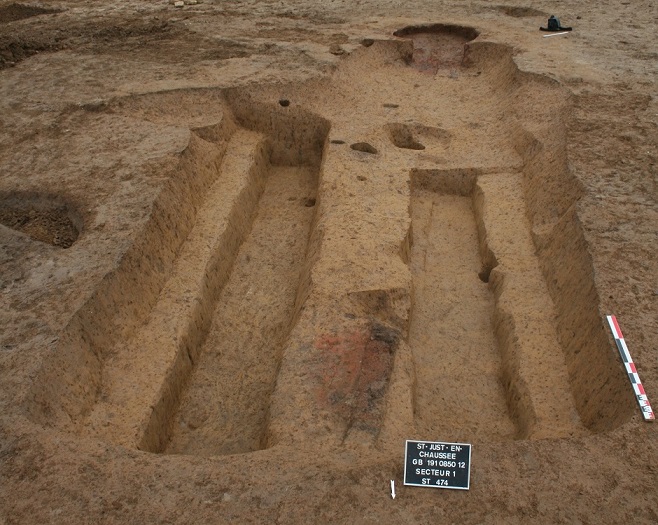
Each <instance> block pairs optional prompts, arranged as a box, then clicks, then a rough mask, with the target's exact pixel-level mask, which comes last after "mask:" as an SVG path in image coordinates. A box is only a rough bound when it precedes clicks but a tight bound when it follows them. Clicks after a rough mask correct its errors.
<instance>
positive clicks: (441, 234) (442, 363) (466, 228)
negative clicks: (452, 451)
mask: <svg viewBox="0 0 658 525" xmlns="http://www.w3.org/2000/svg"><path fill="white" fill-rule="evenodd" d="M412 185H413V190H412V197H411V214H412V228H413V246H412V249H411V263H410V265H411V272H412V278H413V283H414V287H413V311H412V317H411V323H410V327H409V344H410V346H411V349H412V352H413V357H414V362H415V371H416V388H415V404H414V414H415V426H416V430H417V432H418V435H422V436H426V439H439V438H442V437H445V436H449V438H450V439H461V440H470V441H490V440H496V441H500V440H508V439H513V437H514V436H515V434H516V428H515V424H514V422H513V421H512V419H511V417H510V414H509V412H508V409H507V401H506V393H505V391H504V389H503V384H502V381H501V369H502V363H501V357H500V352H499V350H498V345H497V341H496V338H495V335H494V331H493V315H494V309H495V299H494V296H493V294H492V293H491V291H490V290H489V287H488V286H487V284H486V283H485V282H483V279H484V280H487V275H486V271H485V272H484V273H481V272H482V271H483V264H482V260H481V257H480V251H479V241H478V229H477V224H476V221H475V216H474V213H473V204H472V200H471V198H470V196H468V195H461V194H459V193H455V188H448V187H446V188H442V189H438V191H437V189H436V188H431V187H429V186H428V185H426V184H424V183H423V180H422V179H421V177H415V178H414V179H413V180H412ZM446 439H448V437H446Z"/></svg>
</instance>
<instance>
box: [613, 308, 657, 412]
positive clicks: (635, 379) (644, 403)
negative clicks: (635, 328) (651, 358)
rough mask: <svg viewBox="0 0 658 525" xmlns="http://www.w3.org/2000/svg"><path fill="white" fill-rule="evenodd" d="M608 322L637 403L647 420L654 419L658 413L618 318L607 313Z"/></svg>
mask: <svg viewBox="0 0 658 525" xmlns="http://www.w3.org/2000/svg"><path fill="white" fill-rule="evenodd" d="M606 318H607V319H608V324H609V325H610V330H611V331H612V337H614V338H615V344H616V345H617V349H618V350H619V355H621V360H622V361H623V362H624V366H625V367H626V373H627V374H628V379H629V380H630V382H631V385H632V386H633V391H634V392H635V399H636V400H637V404H638V405H640V410H641V411H642V417H644V420H645V421H653V420H654V419H656V415H655V413H654V411H653V409H652V408H651V403H649V398H648V397H647V394H646V393H645V392H644V387H643V386H642V381H640V376H639V375H638V373H637V369H636V368H635V363H633V359H632V358H631V354H630V352H629V351H628V347H627V346H626V341H624V335H623V334H622V333H621V328H619V323H617V318H616V317H615V316H614V315H607V316H606Z"/></svg>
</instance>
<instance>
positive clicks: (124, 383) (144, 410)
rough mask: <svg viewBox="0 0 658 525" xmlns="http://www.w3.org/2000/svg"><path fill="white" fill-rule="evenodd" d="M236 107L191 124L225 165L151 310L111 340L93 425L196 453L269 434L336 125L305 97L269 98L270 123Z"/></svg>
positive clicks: (150, 444) (89, 431)
mask: <svg viewBox="0 0 658 525" xmlns="http://www.w3.org/2000/svg"><path fill="white" fill-rule="evenodd" d="M245 111H246V110H245ZM236 113H238V115H239V116H238V118H237V123H233V124H232V126H229V127H228V128H227V130H228V132H221V130H222V129H223V128H217V129H214V128H213V129H210V128H208V129H206V128H204V129H202V130H197V131H196V132H195V133H194V135H193V137H192V141H193V142H195V143H197V146H196V147H195V149H194V151H195V152H196V154H197V155H201V156H203V155H205V154H207V152H208V151H211V152H214V154H217V152H216V149H214V147H212V144H213V143H214V142H216V141H220V142H222V143H223V144H224V145H223V148H222V151H221V153H222V154H221V156H220V157H219V159H216V160H215V161H213V163H212V165H214V166H215V169H216V170H217V173H216V175H215V176H214V181H213V182H212V183H211V184H210V185H209V186H208V187H207V188H206V191H205V192H204V193H203V195H202V196H200V197H201V198H200V199H199V201H200V202H199V203H198V204H197V205H196V206H195V208H196V211H195V212H193V213H194V221H193V226H192V227H191V229H190V230H189V233H188V234H187V236H186V238H185V240H184V242H183V243H182V244H181V247H180V249H179V250H178V253H177V256H176V259H175V261H174V262H173V264H172V267H171V270H170V271H169V273H168V278H167V280H166V282H165V283H164V285H163V287H162V289H161V291H160V293H159V294H158V297H157V300H156V302H155V304H154V305H153V307H152V308H151V310H150V312H149V314H148V316H147V317H146V319H145V322H144V323H143V324H142V325H141V326H140V327H139V328H138V329H137V330H136V331H135V332H134V334H132V335H131V336H129V337H128V338H127V339H126V340H119V341H117V342H116V344H115V345H114V347H113V349H112V350H111V351H106V352H105V355H104V357H103V360H102V370H101V380H102V383H101V386H100V388H99V394H98V397H97V400H96V402H95V403H94V404H93V406H92V407H91V410H90V411H89V413H88V414H87V415H86V416H85V417H84V419H82V420H81V428H80V431H81V432H82V433H84V434H86V435H89V436H93V437H97V438H101V439H104V440H107V441H111V442H115V443H119V444H122V445H124V446H128V447H137V448H139V449H141V450H146V451H151V452H168V453H188V454H199V455H216V454H229V453H236V452H246V451H251V450H256V449H259V448H261V447H262V446H264V443H265V441H266V437H265V436H266V430H267V414H268V406H269V396H270V394H271V392H272V390H273V388H274V384H275V381H276V374H277V371H278V366H279V359H280V353H281V347H282V345H283V343H284V342H285V338H286V337H287V335H288V333H289V330H290V329H291V327H292V324H293V322H294V317H295V312H296V311H297V309H298V308H299V307H300V304H299V301H300V300H303V297H304V294H303V291H300V290H299V288H300V286H299V283H300V282H301V281H300V278H301V274H302V267H303V265H304V261H305V253H306V245H307V242H308V237H309V234H310V230H311V223H312V220H313V217H314V212H315V201H316V198H317V196H316V191H317V184H318V180H317V179H318V173H319V167H320V163H321V159H322V149H323V146H324V140H325V138H326V135H327V131H328V125H327V124H326V123H325V122H324V121H321V120H320V119H316V118H315V117H313V116H312V115H309V114H307V113H305V112H301V111H298V112H296V113H289V114H278V115H277V114H276V110H273V111H270V110H269V108H265V111H263V115H264V116H261V117H260V118H262V119H265V122H266V125H265V124H263V123H262V122H261V121H259V120H257V119H256V120H253V121H249V120H246V119H245V116H244V115H240V106H238V107H237V108H236ZM246 114H247V115H248V112H246ZM227 118H231V119H232V118H233V117H227ZM297 124H299V125H300V126H301V125H303V126H305V127H304V128H303V129H302V130H301V131H300V130H299V129H298V130H294V129H293V130H289V129H283V130H281V129H279V128H286V127H287V126H296V125H297ZM246 126H248V128H247V127H246ZM204 145H207V146H208V147H209V148H210V149H208V147H206V146H204ZM201 163H203V162H201ZM298 296H299V297H301V298H302V299H300V300H298V299H297V298H298Z"/></svg>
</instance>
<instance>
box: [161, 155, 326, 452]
mask: <svg viewBox="0 0 658 525" xmlns="http://www.w3.org/2000/svg"><path fill="white" fill-rule="evenodd" d="M316 190H317V171H316V170H315V169H314V168H310V167H270V168H269V170H268V173H267V174H266V177H265V189H264V191H263V195H262V197H261V199H260V202H259V204H258V211H257V214H256V217H255V220H254V222H253V225H252V228H251V231H250V233H249V234H248V236H247V237H246V239H245V241H244V243H243V244H242V246H241V247H240V251H239V253H238V255H237V258H236V261H235V264H234V267H233V271H232V272H231V275H230V277H229V278H228V281H227V283H226V285H225V286H224V288H223V290H222V292H221V294H220V296H219V301H218V306H217V309H216V310H215V312H214V315H213V319H212V323H211V327H210V331H209V333H208V336H207V339H206V341H205V344H204V346H203V348H202V349H201V351H200V352H199V358H198V362H197V363H196V366H195V368H194V370H193V372H192V374H191V376H190V378H189V380H188V383H187V387H186V388H185V391H184V393H183V394H182V396H181V402H180V406H179V408H178V410H177V412H176V413H175V415H174V416H173V425H172V426H171V440H170V441H169V443H168V445H167V447H166V449H165V452H166V453H170V454H193V455H200V456H211V455H223V454H235V453H242V452H249V451H253V450H259V449H261V448H263V447H264V445H265V443H264V439H265V435H266V427H267V415H268V405H269V398H270V395H271V393H272V391H273V389H274V386H275V382H276V375H277V372H278V368H279V360H280V355H281V349H282V345H283V344H284V342H285V338H286V337H287V335H288V332H289V329H290V324H291V320H292V318H293V313H294V305H295V297H296V294H297V288H298V286H299V282H300V273H301V269H302V265H303V262H304V259H305V254H306V245H307V241H308V237H309V233H310V228H311V222H312V219H313V215H314V205H315V197H316V195H315V193H316Z"/></svg>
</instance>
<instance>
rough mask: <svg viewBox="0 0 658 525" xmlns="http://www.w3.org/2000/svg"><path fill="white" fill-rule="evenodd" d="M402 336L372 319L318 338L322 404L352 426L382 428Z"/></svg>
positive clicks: (371, 430)
mask: <svg viewBox="0 0 658 525" xmlns="http://www.w3.org/2000/svg"><path fill="white" fill-rule="evenodd" d="M399 337H400V335H399V332H398V331H397V330H394V329H392V328H389V327H387V326H384V325H381V324H378V323H373V324H372V325H370V326H369V327H364V328H362V329H360V330H355V331H353V332H345V333H342V334H337V335H330V334H325V335H322V336H320V337H319V338H318V339H317V340H316V342H315V346H316V348H318V349H320V350H323V351H324V360H323V362H322V363H321V365H320V375H321V382H320V384H321V386H320V390H319V392H318V398H319V401H320V404H321V405H322V406H324V407H328V408H330V409H331V410H332V411H334V412H335V413H336V414H338V415H339V416H340V417H342V418H344V419H345V420H346V421H348V425H349V428H357V429H359V430H365V431H367V432H371V433H374V434H376V433H378V432H379V428H380V426H381V422H382V418H383V413H384V405H385V403H384V400H385V396H386V392H387V390H388V384H389V379H390V376H391V369H392V367H393V357H394V355H395V350H396V349H397V346H398V342H399Z"/></svg>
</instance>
